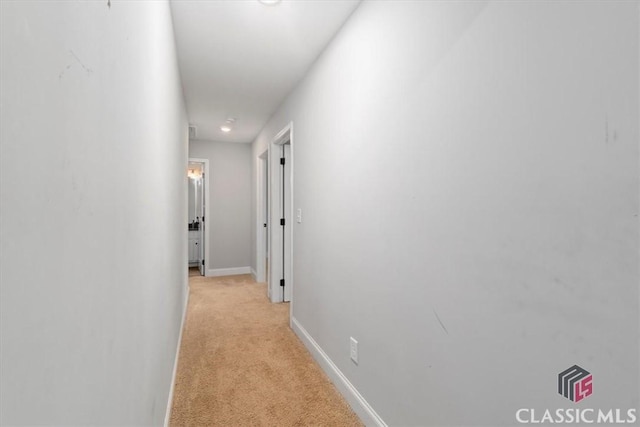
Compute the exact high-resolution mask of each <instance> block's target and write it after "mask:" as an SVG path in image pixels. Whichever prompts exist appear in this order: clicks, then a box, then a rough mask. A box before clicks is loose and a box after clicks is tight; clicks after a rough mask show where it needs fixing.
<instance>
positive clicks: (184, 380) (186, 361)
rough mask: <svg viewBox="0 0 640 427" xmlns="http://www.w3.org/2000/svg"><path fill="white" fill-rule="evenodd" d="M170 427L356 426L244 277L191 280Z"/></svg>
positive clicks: (281, 319) (280, 307)
mask: <svg viewBox="0 0 640 427" xmlns="http://www.w3.org/2000/svg"><path fill="white" fill-rule="evenodd" d="M189 280H190V287H191V291H190V292H191V294H190V299H189V308H188V311H187V318H186V323H185V328H184V331H183V335H182V347H181V349H180V360H179V362H178V372H177V377H176V384H175V391H174V399H173V409H172V412H171V426H173V427H178V426H283V427H286V426H308V425H317V426H319V425H323V426H361V425H362V423H361V422H360V421H359V420H358V418H357V417H356V415H355V414H354V413H353V412H352V411H351V409H350V408H349V406H348V405H347V403H346V402H345V401H344V399H343V398H342V396H340V395H339V394H338V392H337V391H336V389H335V388H334V386H333V385H332V384H331V383H330V382H329V380H328V378H327V377H326V375H325V374H324V373H323V372H322V371H321V370H320V368H319V367H318V365H317V364H316V363H315V362H314V360H313V359H312V357H311V355H310V354H309V353H308V352H307V350H306V349H305V348H304V346H303V345H302V343H301V342H300V340H299V339H298V338H297V337H296V336H295V335H294V333H293V332H292V331H291V329H290V328H289V304H271V303H270V302H269V301H268V300H267V295H266V293H267V290H266V286H265V285H264V284H258V283H256V282H254V281H253V279H252V278H251V276H249V275H242V276H228V277H216V278H205V277H200V276H194V277H190V278H189Z"/></svg>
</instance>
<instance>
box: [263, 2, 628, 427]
mask: <svg viewBox="0 0 640 427" xmlns="http://www.w3.org/2000/svg"><path fill="white" fill-rule="evenodd" d="M638 21H639V11H638V3H637V2H616V1H610V2H578V1H571V2H480V1H468V2H465V1H461V2H436V1H431V2H367V1H365V2H363V3H362V4H361V5H360V7H359V8H358V9H357V10H356V11H355V13H354V14H353V15H352V16H351V18H350V19H349V21H347V23H346V24H345V26H344V27H343V28H342V30H341V32H340V33H339V34H338V35H337V36H336V38H335V39H334V40H333V42H332V43H331V44H330V45H329V47H328V48H327V49H326V51H325V52H324V53H323V55H322V56H321V57H320V58H319V60H318V61H317V62H316V64H315V65H314V66H313V68H312V69H311V71H310V72H309V74H308V75H307V76H306V77H305V78H304V79H303V81H302V82H301V83H300V85H299V86H298V87H297V88H296V89H295V90H294V91H293V92H292V94H291V95H290V96H289V97H288V98H287V100H286V101H285V102H284V103H283V105H282V106H281V107H280V108H279V109H278V110H277V112H276V113H275V115H274V116H273V117H272V118H271V120H270V121H269V122H268V124H267V125H266V127H265V128H264V129H263V131H262V132H261V134H260V135H259V137H258V138H257V140H256V141H255V142H254V144H253V159H252V163H253V167H254V170H255V168H256V166H257V162H258V160H257V156H258V155H259V154H260V153H262V152H263V151H264V149H265V148H266V146H267V144H268V143H269V142H270V141H271V140H272V138H273V137H274V136H275V135H276V134H277V132H278V131H280V130H281V129H282V128H284V126H285V125H287V124H288V123H289V121H293V126H294V132H293V134H294V141H293V148H294V156H293V157H294V173H295V177H294V205H295V208H301V209H302V211H303V215H302V217H303V222H302V224H294V249H295V253H294V280H293V316H294V318H295V320H296V321H297V322H299V324H300V325H302V327H303V328H304V329H306V331H307V332H308V333H309V334H310V335H311V336H312V338H313V339H314V340H315V341H316V342H317V343H318V344H319V345H320V347H321V348H322V349H323V350H324V352H325V353H326V354H327V355H328V356H329V357H330V358H331V359H332V361H333V362H334V363H335V364H336V366H337V367H338V368H339V369H340V370H341V371H342V372H343V373H344V375H345V376H346V377H347V378H348V380H349V381H350V382H351V383H352V384H353V385H354V386H355V387H356V388H357V390H358V391H359V392H360V393H361V394H362V396H363V397H364V398H365V399H366V400H367V401H368V403H369V404H370V405H371V406H372V407H373V409H374V410H375V411H376V412H377V413H378V415H379V416H380V417H381V418H382V419H383V420H384V421H385V422H386V423H387V424H388V425H405V426H418V425H420V426H444V425H451V426H454V425H455V426H459V425H478V426H479V425H504V426H506V425H515V424H517V421H516V419H515V413H516V410H517V409H519V408H535V409H536V410H537V411H538V417H540V416H541V414H542V412H541V411H542V410H544V409H545V408H550V409H552V410H555V409H556V408H567V407H569V408H571V407H576V405H575V404H574V403H572V402H570V401H568V400H567V399H565V398H564V397H562V396H560V395H559V394H558V392H557V375H558V373H559V372H561V371H563V370H564V369H565V368H568V367H570V366H572V365H574V364H578V365H580V366H582V367H583V368H584V369H586V370H588V371H590V372H591V373H592V374H593V376H594V392H593V395H591V396H590V397H588V398H587V400H585V401H584V402H581V406H580V407H592V408H602V409H610V408H622V409H624V410H625V411H626V409H628V408H637V407H638V406H639V401H638V399H639V398H638V385H639V384H638V383H639V370H638V364H639V360H640V357H639V354H638V344H639V343H638V336H639V326H638V325H639V316H638V314H639V313H638V285H639V276H638V261H639V259H638V255H639V253H638V212H639V200H638V198H639V183H638V180H639V177H638V170H639V167H638V166H639V165H638V154H639V149H638V137H639V132H638V122H639V110H638V89H639V88H638V78H639V77H638V76H639V71H640V70H639V68H638V56H639V33H638ZM254 176H256V175H255V172H254ZM253 185H254V189H253V195H254V199H253V200H254V205H255V197H256V196H257V191H256V189H255V183H254V184H253ZM252 223H253V224H255V223H256V221H255V209H254V221H252ZM252 236H253V237H255V226H254V227H253V234H252ZM252 241H254V242H255V238H254V239H252ZM253 250H255V243H254V247H253ZM350 336H353V337H355V338H356V339H357V340H358V341H359V364H358V365H355V364H354V363H352V362H351V361H350V359H349V337H350Z"/></svg>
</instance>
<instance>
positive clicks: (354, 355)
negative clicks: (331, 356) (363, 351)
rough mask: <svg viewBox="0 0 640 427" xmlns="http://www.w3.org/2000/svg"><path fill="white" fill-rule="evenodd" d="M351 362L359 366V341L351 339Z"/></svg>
mask: <svg viewBox="0 0 640 427" xmlns="http://www.w3.org/2000/svg"><path fill="white" fill-rule="evenodd" d="M350 353H351V360H353V363H355V364H356V365H357V364H358V341H356V339H355V338H353V337H351V352H350Z"/></svg>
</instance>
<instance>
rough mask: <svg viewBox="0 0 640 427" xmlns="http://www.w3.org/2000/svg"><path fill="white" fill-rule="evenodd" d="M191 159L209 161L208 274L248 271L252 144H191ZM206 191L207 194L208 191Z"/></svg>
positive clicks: (209, 142)
mask: <svg viewBox="0 0 640 427" xmlns="http://www.w3.org/2000/svg"><path fill="white" fill-rule="evenodd" d="M189 157H191V158H198V159H208V160H209V174H210V175H211V176H210V177H209V203H210V205H211V212H210V213H209V214H205V223H206V227H207V228H206V229H207V236H206V238H207V239H208V241H207V242H205V244H207V245H209V258H210V259H208V260H205V265H206V266H207V267H206V268H207V271H209V270H217V269H224V268H245V269H246V268H248V267H249V266H250V258H251V253H250V251H251V240H250V234H251V229H250V224H249V221H250V218H251V210H250V209H251V144H242V143H235V142H217V141H197V140H193V141H190V142H189ZM205 191H207V190H206V189H205Z"/></svg>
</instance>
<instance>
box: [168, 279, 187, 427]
mask: <svg viewBox="0 0 640 427" xmlns="http://www.w3.org/2000/svg"><path fill="white" fill-rule="evenodd" d="M187 307H189V287H188V286H187V297H186V298H185V299H184V307H183V308H182V321H181V322H180V333H179V334H178V347H177V348H176V359H175V361H174V362H173V374H172V375H171V388H170V389H169V401H168V402H167V412H166V413H165V416H164V427H169V420H170V419H171V408H172V407H173V390H174V388H175V385H176V375H177V373H178V358H179V356H180V346H181V345H182V330H183V329H184V322H185V320H186V318H187Z"/></svg>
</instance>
